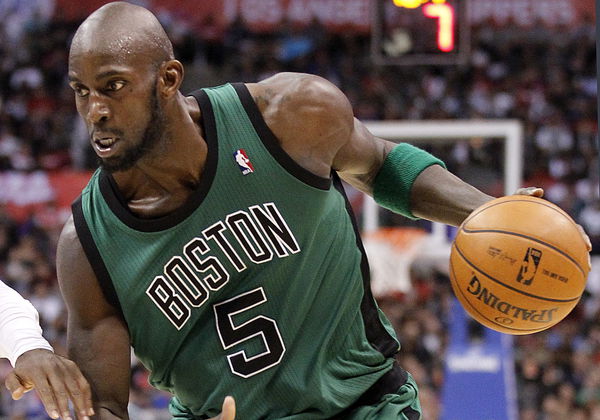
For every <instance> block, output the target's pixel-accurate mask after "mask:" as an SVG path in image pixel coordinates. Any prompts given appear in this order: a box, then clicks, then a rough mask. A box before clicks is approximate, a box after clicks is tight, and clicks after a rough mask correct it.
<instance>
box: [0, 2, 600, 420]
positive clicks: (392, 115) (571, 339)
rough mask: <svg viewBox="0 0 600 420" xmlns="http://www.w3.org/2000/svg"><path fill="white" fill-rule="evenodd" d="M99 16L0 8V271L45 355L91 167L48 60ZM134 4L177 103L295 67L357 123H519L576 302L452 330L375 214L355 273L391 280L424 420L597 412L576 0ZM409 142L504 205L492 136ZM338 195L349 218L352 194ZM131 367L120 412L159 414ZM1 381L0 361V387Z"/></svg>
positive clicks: (443, 305)
mask: <svg viewBox="0 0 600 420" xmlns="http://www.w3.org/2000/svg"><path fill="white" fill-rule="evenodd" d="M104 3H105V1H100V0H88V1H86V2H80V1H79V0H0V277H1V278H2V279H4V280H5V281H6V282H7V283H8V284H9V285H11V286H12V287H14V288H15V289H16V290H18V291H19V292H20V293H22V294H23V295H24V296H26V297H27V298H29V299H30V300H31V302H32V303H33V304H34V305H35V306H36V308H37V309H38V311H39V313H40V316H41V322H42V326H43V328H44V333H45V336H46V337H47V338H48V339H49V340H50V341H51V343H52V344H53V346H54V347H55V349H56V351H57V352H59V353H64V352H65V311H64V306H63V304H62V301H61V298H60V294H59V292H58V289H57V284H56V278H55V267H54V258H55V247H56V240H57V237H58V234H59V232H60V229H61V226H62V224H63V223H64V221H65V218H66V217H67V216H68V214H69V204H70V202H71V201H72V200H73V199H74V198H75V197H76V196H77V194H78V192H79V191H80V190H81V188H82V187H83V186H84V185H85V183H86V181H87V179H88V177H89V175H90V173H91V171H92V170H93V168H94V166H95V160H94V158H93V156H92V153H91V150H90V149H89V147H88V140H87V134H86V131H85V127H84V126H83V124H82V122H81V121H80V120H79V118H78V116H77V115H76V112H75V106H74V97H73V93H72V91H71V90H70V88H69V87H68V85H67V82H66V65H67V63H66V60H67V54H68V48H69V42H70V38H71V36H72V34H73V32H74V30H75V29H76V27H77V26H78V24H79V23H80V22H81V20H82V19H83V18H84V17H85V16H87V14H88V13H89V12H91V11H93V10H94V9H96V8H97V7H98V6H100V5H101V4H104ZM138 3H140V4H142V5H145V6H147V7H149V8H150V9H151V10H153V11H154V12H155V13H156V14H157V15H158V16H159V18H160V20H161V22H162V23H163V24H164V26H165V27H166V28H167V30H168V32H169V35H170V37H171V39H172V40H173V43H174V46H175V49H176V56H177V57H178V58H179V59H180V60H181V61H182V62H183V63H184V65H185V66H186V81H185V85H184V88H183V90H184V91H186V92H187V91H190V90H192V89H195V88H197V87H201V86H211V85H218V84H221V83H225V82H227V81H246V82H254V81H258V80H261V79H263V78H265V77H268V76H269V75H271V74H273V73H276V72H279V71H300V72H308V73H314V74H318V75H320V76H323V77H325V78H327V79H329V80H331V81H332V82H334V83H336V84H337V85H338V86H339V87H340V88H341V89H342V90H343V91H344V92H345V93H346V94H347V95H348V97H349V99H350V101H351V102H352V105H353V107H354V111H355V114H356V116H357V117H358V118H360V119H362V120H365V121H381V120H401V121H423V120H446V119H451V120H474V119H492V120H493V119H516V120H518V121H520V122H521V123H522V125H523V129H524V147H523V151H522V153H523V155H522V159H523V162H524V165H523V169H524V171H523V185H535V186H540V187H543V188H544V189H545V191H546V198H547V199H548V200H550V201H553V202H555V203H557V204H558V205H560V206H561V207H562V208H563V209H565V210H566V211H568V212H569V213H570V214H571V215H572V216H573V217H574V218H575V219H576V220H577V221H578V222H579V223H580V224H582V225H583V226H584V227H585V228H586V230H587V232H588V234H589V235H590V237H591V239H592V242H593V245H594V251H593V260H594V263H593V266H594V270H593V271H592V273H591V274H590V276H589V280H588V287H587V290H586V293H585V295H584V297H583V299H582V301H581V302H580V304H579V305H578V306H577V308H576V309H575V310H574V311H573V313H572V314H571V315H570V316H569V317H568V318H567V319H566V320H564V321H563V322H561V323H560V324H559V325H557V326H556V327H554V328H552V329H550V330H549V331H546V332H542V333H538V334H534V335H529V336H522V337H517V338H515V339H514V340H512V339H507V338H506V337H507V336H502V335H497V334H493V333H491V332H490V331H489V330H487V329H484V328H483V327H480V326H478V325H477V324H475V323H473V322H471V321H469V320H468V318H464V314H463V313H462V312H461V311H460V308H459V307H457V305H456V303H455V302H454V299H453V296H452V292H451V290H450V286H449V282H448V278H447V276H446V272H445V268H444V264H443V263H441V264H440V262H439V260H436V261H435V262H434V263H432V258H428V257H426V256H425V257H424V255H425V254H426V253H425V252H424V251H423V249H422V247H421V248H419V247H418V246H417V245H416V244H418V243H420V242H419V241H420V240H422V239H423V238H427V237H429V236H428V235H429V232H430V231H431V226H430V225H429V224H428V223H426V222H408V221H407V220H405V219H403V218H401V217H399V216H395V215H393V214H390V213H387V212H383V211H382V212H381V214H380V221H381V224H382V227H383V228H385V230H382V231H379V233H380V236H382V237H384V240H383V245H382V243H375V244H374V245H373V244H371V249H370V253H371V254H372V255H371V258H372V262H373V269H374V270H377V271H378V273H379V276H381V275H382V274H381V273H384V274H383V276H384V277H385V279H384V281H385V280H387V281H390V282H391V283H394V284H401V285H402V287H398V288H396V289H393V290H387V291H383V292H381V293H379V302H380V305H381V306H382V308H383V309H384V310H385V311H386V313H387V314H388V315H389V317H390V319H391V320H392V322H393V324H394V327H395V328H396V331H397V332H398V334H399V336H400V338H401V341H402V344H403V349H402V351H401V352H400V354H399V356H398V358H399V360H400V362H401V363H402V364H403V365H404V366H405V367H406V368H407V369H408V370H409V371H411V372H412V373H413V375H414V376H415V378H416V380H417V382H418V383H419V386H420V390H421V399H422V403H423V409H424V418H425V419H426V420H430V419H431V420H435V419H445V420H500V419H510V420H513V419H517V418H519V419H522V420H542V419H543V420H546V419H553V420H554V419H557V420H558V419H566V418H569V419H571V420H583V419H600V295H599V294H600V272H599V270H600V257H599V256H598V253H599V252H600V198H599V196H598V190H599V186H598V173H599V168H598V143H597V141H598V140H597V132H598V127H597V113H596V112H597V108H596V104H597V81H596V51H595V33H596V32H595V26H594V25H595V12H594V4H593V1H591V0H586V1H584V0H537V1H536V0H503V1H501V2H500V1H494V0H472V1H471V2H466V0H463V1H461V0H446V1H444V0H439V1H428V0H423V1H420V0H396V1H395V3H396V4H394V1H393V0H389V1H385V0H381V2H380V3H381V4H382V6H381V7H382V9H381V10H383V11H384V15H383V17H381V16H380V17H381V19H380V20H377V19H376V18H375V15H374V10H375V8H374V7H375V6H374V3H375V0H320V1H319V0H220V1H218V0H215V1H205V2H199V1H193V0H187V1H186V0H162V1H158V0H156V1H140V2H138ZM434 3H435V4H447V5H449V6H451V7H452V8H453V10H454V11H455V12H456V14H455V15H454V17H455V20H454V21H453V26H452V29H453V32H452V33H453V34H454V35H455V38H454V41H455V48H456V49H454V50H452V51H450V52H443V51H441V50H439V48H438V49H437V50H436V46H437V43H436V42H437V38H436V35H437V32H436V31H437V30H438V29H437V26H436V24H437V20H436V19H431V18H429V19H426V18H423V10H424V8H425V6H426V5H427V4H434ZM464 6H466V7H465V8H464V9H463V7H464ZM386 13H390V14H392V15H394V16H396V18H397V20H393V19H392V18H388V17H386ZM398 16H400V17H398ZM396 18H394V19H396ZM411 22H412V24H411ZM415 22H418V23H423V22H424V24H423V25H425V26H423V25H420V24H419V25H417V26H415ZM382 24H383V27H382V26H380V25H382ZM403 25H405V26H403ZM411 28H412V29H411ZM415 28H416V29H421V31H417V30H415ZM378 31H379V32H378ZM377 33H379V34H380V35H381V36H380V37H379V38H377V37H375V38H376V39H374V37H373V36H374V35H375V34H377ZM398 34H399V35H398ZM424 34H425V35H424ZM394 35H396V37H395V36H394ZM407 42H408V44H407ZM407 45H409V47H407ZM411 48H412V49H411ZM457 51H458V52H457ZM449 57H450V58H449ZM432 62H444V64H443V65H442V64H431V63H432ZM425 147H427V148H428V149H430V150H431V151H432V152H434V153H435V154H437V155H439V156H440V157H442V158H443V159H444V160H445V161H446V163H447V165H448V168H449V169H450V170H452V171H453V172H455V173H456V174H458V175H459V176H461V177H463V178H464V179H465V180H467V181H469V182H471V183H473V184H474V185H476V186H478V187H479V188H481V189H483V190H484V191H486V192H488V193H490V194H493V195H501V194H502V193H503V182H502V174H503V170H504V168H503V153H504V152H503V150H504V149H503V145H502V142H500V141H498V140H497V139H492V138H485V137H469V138H462V139H456V141H455V142H452V143H449V144H445V145H427V146H425ZM348 193H349V195H350V197H351V199H352V202H353V205H354V207H355V210H356V212H357V214H358V216H359V218H361V220H362V216H363V213H362V210H363V203H364V199H363V197H362V195H361V194H359V193H357V192H356V191H353V190H351V189H349V191H348ZM446 233H447V235H448V236H447V238H451V235H452V231H451V230H449V231H448V232H446ZM446 233H445V234H446ZM371 239H372V238H370V239H369V240H371ZM441 248H443V247H441ZM132 366H133V376H132V387H131V406H130V413H131V418H132V419H163V418H169V417H168V415H167V414H166V411H165V407H166V405H167V402H168V397H169V396H168V395H165V394H164V393H160V392H157V391H154V390H152V389H151V388H150V387H149V385H148V383H147V375H146V372H145V370H144V369H143V367H142V366H140V365H139V363H138V362H137V361H136V360H135V359H134V360H132ZM9 369H10V366H9V364H8V362H6V361H2V363H0V380H2V381H4V377H5V375H6V373H7V372H8V370H9ZM473 407H478V409H480V410H482V411H481V412H478V411H477V409H476V408H473ZM0 417H1V418H5V419H43V418H46V417H45V414H44V411H43V408H42V406H41V404H40V402H39V400H38V399H37V398H36V396H35V395H34V394H33V393H30V394H28V395H27V396H26V398H24V399H22V400H21V401H19V402H12V401H11V400H10V396H9V395H8V393H7V392H6V391H5V390H4V389H2V391H1V395H0Z"/></svg>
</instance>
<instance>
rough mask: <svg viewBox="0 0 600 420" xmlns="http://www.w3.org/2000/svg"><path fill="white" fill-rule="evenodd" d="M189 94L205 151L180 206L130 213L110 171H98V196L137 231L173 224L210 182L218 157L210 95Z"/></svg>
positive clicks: (197, 203) (188, 212) (185, 214)
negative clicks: (151, 214)
mask: <svg viewBox="0 0 600 420" xmlns="http://www.w3.org/2000/svg"><path fill="white" fill-rule="evenodd" d="M191 96H193V97H194V98H195V99H196V101H198V105H199V106H200V114H201V118H200V124H201V125H202V127H203V133H204V138H205V140H206V143H207V147H208V152H207V157H206V163H205V166H204V171H203V173H202V176H201V177H200V182H199V183H198V186H197V187H196V189H195V190H194V191H193V192H192V194H191V195H190V197H189V198H188V199H187V201H186V202H185V203H184V204H183V205H182V206H181V207H179V208H177V209H176V210H174V211H173V212H171V213H169V214H167V215H165V216H162V217H157V218H155V219H144V218H140V217H138V216H136V215H134V214H133V213H132V212H131V211H130V210H129V208H128V207H127V201H126V200H125V198H124V197H123V195H122V194H121V192H120V191H119V188H118V186H117V183H116V181H115V180H114V178H113V177H112V175H111V174H110V173H108V172H106V171H100V177H99V180H98V181H99V185H100V191H101V193H102V196H103V197H104V199H105V200H106V203H107V204H108V206H109V207H110V209H111V210H112V211H113V213H114V214H115V215H116V216H117V217H118V218H119V220H121V222H123V223H124V224H126V225H127V226H129V227H130V228H132V229H135V230H138V231H141V232H159V231H161V230H166V229H169V228H171V227H173V226H176V225H177V224H179V223H181V222H182V221H183V220H185V219H186V218H187V217H189V216H190V215H191V214H192V213H193V212H194V210H196V209H197V208H198V206H200V204H202V201H204V198H205V197H206V195H207V194H208V190H209V189H210V187H211V185H212V183H213V180H214V178H215V174H216V172H217V162H218V158H219V156H218V155H219V151H218V144H217V126H216V123H215V115H214V113H213V108H212V104H211V102H210V99H209V98H208V95H207V94H206V93H205V92H204V91H203V90H201V89H200V90H197V91H195V92H192V93H191Z"/></svg>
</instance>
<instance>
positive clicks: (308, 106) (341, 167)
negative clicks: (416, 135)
mask: <svg viewBox="0 0 600 420" xmlns="http://www.w3.org/2000/svg"><path fill="white" fill-rule="evenodd" d="M248 87H249V89H250V91H251V93H252V94H253V96H254V99H255V101H256V103H257V104H258V106H259V108H260V109H261V112H262V114H263V117H264V118H265V121H266V123H267V125H268V126H269V128H271V130H272V131H273V133H274V134H275V136H276V137H277V138H278V139H279V140H280V142H281V145H282V147H283V149H284V150H285V151H286V152H287V153H288V154H289V155H290V156H291V157H292V158H293V159H294V160H295V161H296V162H297V163H298V164H300V165H301V166H303V167H304V168H305V169H307V170H309V171H311V172H313V173H314V174H316V175H320V176H323V177H326V176H329V174H330V171H331V169H334V170H336V171H337V172H338V174H339V175H340V176H341V178H342V179H344V180H345V181H346V182H348V183H349V184H351V185H353V186H354V187H355V188H357V189H359V190H361V191H364V192H366V193H367V194H370V195H373V189H374V184H375V179H376V177H377V175H378V174H379V172H380V170H381V168H382V166H383V165H384V162H385V161H386V159H387V158H388V155H389V154H390V152H391V151H392V149H394V148H395V147H396V144H395V143H393V142H390V141H387V140H384V139H381V138H378V137H375V136H373V135H372V134H371V133H370V132H369V131H368V130H367V128H366V127H365V125H364V124H363V123H362V122H360V121H359V120H358V119H356V118H354V115H353V111H352V106H351V105H350V102H349V101H348V99H347V98H346V96H345V95H344V94H343V93H342V92H341V91H340V90H339V89H338V88H337V87H336V86H335V85H333V84H332V83H330V82H328V81H326V80H325V79H323V78H320V77H318V76H312V75H307V74H297V73H281V74H278V75H276V76H273V77H271V78H269V79H266V80H265V81H263V82H260V83H257V84H254V85H249V86H248ZM400 176H401V175H400ZM408 195H409V196H408V198H407V199H408V200H409V206H410V211H411V212H412V214H413V215H414V216H417V217H422V218H425V219H429V220H435V221H440V222H443V223H447V224H451V225H459V224H460V223H461V222H462V221H463V220H464V219H465V218H466V217H467V215H468V214H470V213H471V211H473V210H474V209H475V208H477V207H479V206H480V205H481V204H483V203H485V202H487V201H489V200H491V199H492V197H490V196H488V195H487V194H484V193H482V192H481V191H479V190H477V189H476V188H474V187H473V186H471V185H469V184H467V183H465V182H463V181H462V180H460V179H459V178H458V177H456V176H454V175H453V174H452V173H450V172H449V171H447V170H446V169H444V168H443V167H442V166H440V165H436V164H433V165H431V166H428V167H426V168H425V169H424V170H422V171H421V172H419V174H418V175H417V177H416V179H415V180H414V182H413V183H412V187H411V188H410V190H409V192H408Z"/></svg>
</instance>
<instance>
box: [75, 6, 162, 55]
mask: <svg viewBox="0 0 600 420" xmlns="http://www.w3.org/2000/svg"><path fill="white" fill-rule="evenodd" d="M172 54H173V53H172V46H171V42H170V41H169V39H168V37H167V35H166V33H165V32H164V30H163V28H162V26H161V25H160V23H158V21H157V20H156V18H155V17H154V15H152V14H151V13H150V12H148V11H147V10H145V9H142V8H132V7H129V6H126V7H122V6H121V4H114V5H111V6H109V7H104V8H101V9H99V10H98V11H96V12H95V13H93V14H92V15H90V17H88V19H86V20H85V21H84V22H83V23H82V24H81V26H80V27H79V28H78V29H77V32H76V33H75V35H74V37H73V42H72V44H71V50H70V53H69V61H70V64H72V61H73V60H75V59H81V58H85V57H87V56H96V57H97V56H104V57H109V58H110V59H112V60H114V61H115V62H117V63H127V62H130V61H131V60H132V59H134V58H135V59H136V61H137V60H139V59H141V58H143V59H149V60H151V62H154V63H157V64H159V63H161V62H162V61H165V60H168V59H170V58H172Z"/></svg>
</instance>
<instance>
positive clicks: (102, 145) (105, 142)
mask: <svg viewBox="0 0 600 420" xmlns="http://www.w3.org/2000/svg"><path fill="white" fill-rule="evenodd" d="M116 141H117V139H116V138H114V137H103V138H100V139H95V140H94V142H95V143H96V145H97V146H98V148H99V149H101V150H106V149H110V147H111V146H112V145H113V144H115V142H116Z"/></svg>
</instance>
